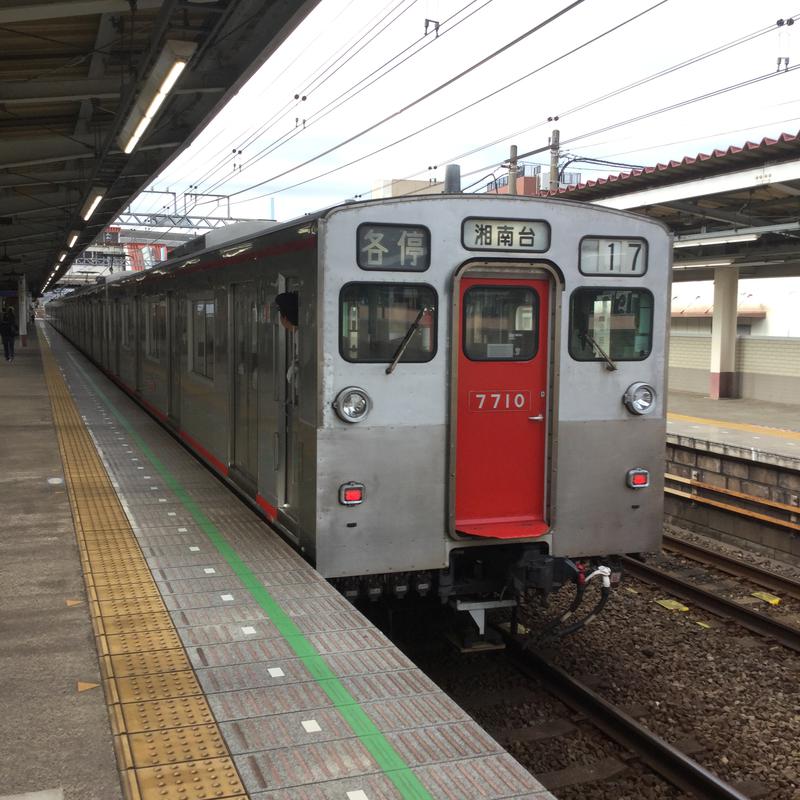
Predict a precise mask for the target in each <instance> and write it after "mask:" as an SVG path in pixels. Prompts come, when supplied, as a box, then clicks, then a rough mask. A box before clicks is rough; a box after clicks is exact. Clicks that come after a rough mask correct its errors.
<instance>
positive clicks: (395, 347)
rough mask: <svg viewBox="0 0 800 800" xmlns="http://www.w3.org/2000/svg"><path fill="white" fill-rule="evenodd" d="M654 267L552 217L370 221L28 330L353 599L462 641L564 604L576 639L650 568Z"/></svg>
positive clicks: (210, 248)
mask: <svg viewBox="0 0 800 800" xmlns="http://www.w3.org/2000/svg"><path fill="white" fill-rule="evenodd" d="M234 228H235V226H234ZM226 237H227V238H226ZM671 255H672V245H671V239H670V236H669V233H668V231H667V229H666V228H665V227H664V226H663V225H662V224H660V223H659V222H657V221H654V220H652V219H648V218H645V217H641V216H638V215H635V214H632V213H628V212H621V211H616V210H611V209H607V208H603V207H599V206H594V205H589V204H583V203H576V202H572V201H567V200H563V199H560V198H533V197H521V196H510V195H490V194H460V193H450V194H439V195H422V196H411V197H397V198H386V199H378V200H367V201H361V202H349V203H345V204H343V205H340V206H337V207H334V208H330V209H327V210H324V211H320V212H318V213H314V214H310V215H307V216H304V217H302V218H299V219H295V220H292V221H290V222H286V223H281V224H272V225H267V224H263V225H260V226H258V227H257V228H253V227H252V226H251V227H250V228H249V229H248V230H247V231H246V232H243V231H242V230H241V229H239V230H238V231H237V230H235V229H234V230H231V231H225V230H222V231H212V232H211V233H210V234H207V235H206V236H205V237H199V239H197V240H194V241H193V242H191V243H189V244H188V245H185V246H183V247H182V248H180V249H179V250H176V251H174V252H173V253H172V254H171V255H170V257H169V259H168V260H167V261H165V262H162V263H159V264H157V265H156V266H153V267H152V268H150V269H147V270H145V271H140V272H133V273H130V272H129V273H121V274H117V275H114V276H109V278H108V279H106V280H105V281H104V282H98V283H97V284H94V285H92V286H89V287H85V288H82V289H79V290H76V291H75V292H73V293H72V294H70V295H68V296H65V297H63V298H61V299H58V300H54V301H51V302H49V303H48V304H47V315H48V320H49V322H50V324H52V325H53V326H54V327H55V328H56V329H57V330H58V331H59V332H60V333H62V334H63V335H64V336H65V337H67V338H68V339H69V340H70V341H71V342H72V343H74V344H75V345H76V346H77V347H78V348H79V349H80V350H81V351H83V352H84V353H85V354H86V355H87V356H88V357H89V358H90V359H92V360H93V361H94V362H95V363H96V364H97V365H98V366H99V367H100V368H101V369H102V370H104V372H105V373H106V374H107V375H108V376H109V377H110V378H112V379H113V380H114V381H115V382H116V383H117V384H118V385H119V386H121V387H122V388H123V389H124V390H125V391H127V392H128V394H130V395H131V396H132V397H133V398H135V399H136V400H137V401H138V402H139V403H140V404H142V405H143V406H144V407H145V408H146V409H147V410H148V411H149V412H150V413H151V414H152V415H153V416H155V417H156V418H157V419H158V420H160V421H161V422H162V423H163V424H164V425H165V426H166V427H167V428H169V429H170V430H171V431H172V432H173V433H174V435H175V436H177V437H179V438H180V439H181V440H182V441H183V442H184V443H185V444H186V446H187V447H188V448H190V449H191V450H192V451H193V452H194V453H195V454H196V455H197V456H198V457H199V458H200V459H201V460H202V461H204V462H205V463H206V464H207V465H208V466H209V467H210V468H211V469H213V470H214V471H215V472H216V473H218V475H219V476H220V478H221V479H222V480H224V481H226V482H228V483H229V484H230V485H231V486H233V487H235V488H236V490H237V491H238V492H239V493H240V494H241V495H242V496H244V497H245V498H246V499H247V500H248V501H249V502H250V503H251V504H252V505H253V507H254V508H256V509H258V511H259V512H260V513H261V514H263V515H264V516H265V517H266V518H267V519H268V520H269V522H270V523H271V524H272V525H273V526H274V527H275V528H276V529H277V530H278V531H279V532H280V533H281V534H282V535H283V536H284V538H285V539H286V540H288V541H289V542H290V543H292V544H293V545H294V546H295V547H296V549H297V550H298V551H300V552H301V553H302V554H303V555H304V556H305V557H306V559H307V560H308V561H309V562H310V563H311V564H312V565H313V566H314V567H315V568H316V569H317V570H318V571H319V572H320V573H321V574H322V575H323V576H324V577H326V578H327V579H328V580H329V581H331V582H332V583H334V584H335V585H336V586H337V587H339V589H340V590H341V591H342V592H343V593H344V594H346V595H347V596H348V597H350V598H351V599H353V600H357V599H359V598H370V599H373V600H377V599H380V598H389V597H391V598H395V599H398V600H399V599H403V598H408V597H417V598H420V597H428V598H433V599H435V600H436V601H438V602H441V603H443V604H449V605H451V606H453V607H454V608H455V609H457V610H458V611H460V612H465V613H467V614H468V615H469V618H471V619H472V620H474V624H475V626H476V627H477V628H478V630H479V633H483V631H484V627H485V620H486V612H487V611H489V610H491V609H494V608H498V607H505V606H509V607H512V608H515V607H516V606H517V605H518V602H519V599H520V598H521V597H523V596H526V595H528V596H530V595H529V593H533V594H534V595H535V594H538V595H540V596H541V597H543V598H547V597H549V596H550V595H551V593H553V592H558V591H560V590H562V589H564V588H565V587H573V588H574V589H575V598H576V599H575V601H574V602H573V603H572V604H571V605H570V609H569V611H568V612H567V614H566V615H565V617H564V619H562V620H561V621H562V622H564V621H565V620H567V618H568V617H571V619H570V620H569V624H570V625H572V626H573V627H575V626H576V623H577V622H578V621H579V620H580V619H581V617H580V615H579V613H578V612H577V610H576V609H577V606H578V602H577V600H578V599H583V594H584V592H585V591H586V590H587V588H588V587H589V584H590V583H591V581H593V580H594V581H596V583H595V584H593V585H596V586H598V587H599V592H595V591H594V590H593V594H592V597H593V598H594V597H595V596H597V597H599V598H601V599H600V600H598V601H597V603H596V604H595V605H594V606H592V609H591V612H590V613H589V614H585V615H584V617H583V619H588V618H591V617H593V616H594V614H595V613H596V612H597V610H599V608H600V607H601V606H602V604H603V603H604V602H605V601H606V600H607V597H608V595H609V592H610V591H611V590H612V588H613V585H614V584H615V583H616V580H617V578H618V575H619V563H620V562H619V556H620V554H625V553H638V552H650V551H655V550H658V549H659V548H660V542H661V531H662V517H663V472H664V470H663V457H664V441H665V429H666V413H665V395H666V364H667V342H668V335H667V334H668V314H669V298H670V275H671ZM283 293H290V294H291V293H296V298H297V303H298V319H297V325H296V326H291V325H290V326H283V325H281V322H280V315H279V313H278V308H277V306H276V303H275V298H276V296H278V295H279V294H283ZM592 602H594V600H593V601H592ZM581 613H582V612H581Z"/></svg>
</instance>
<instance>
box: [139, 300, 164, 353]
mask: <svg viewBox="0 0 800 800" xmlns="http://www.w3.org/2000/svg"><path fill="white" fill-rule="evenodd" d="M144 324H145V353H146V355H147V357H148V358H150V359H153V360H154V361H160V360H161V354H162V352H163V350H164V344H165V342H166V339H167V303H166V301H165V300H164V299H163V298H152V299H150V300H148V301H147V309H146V316H145V323H144Z"/></svg>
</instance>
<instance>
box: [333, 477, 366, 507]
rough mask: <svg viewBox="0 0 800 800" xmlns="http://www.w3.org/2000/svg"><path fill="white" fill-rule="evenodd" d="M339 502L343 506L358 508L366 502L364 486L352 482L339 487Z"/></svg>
mask: <svg viewBox="0 0 800 800" xmlns="http://www.w3.org/2000/svg"><path fill="white" fill-rule="evenodd" d="M339 502H340V503H341V504H342V505H343V506H357V505H359V504H360V503H363V502H364V484H363V483H356V482H355V481H350V482H349V483H343V484H342V485H341V486H340V487H339Z"/></svg>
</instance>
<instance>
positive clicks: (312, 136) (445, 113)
mask: <svg viewBox="0 0 800 800" xmlns="http://www.w3.org/2000/svg"><path fill="white" fill-rule="evenodd" d="M795 4H796V6H797V7H793V6H792V4H791V2H789V0H761V2H756V3H735V4H734V3H732V2H730V0H613V2H612V0H583V2H581V1H580V0H578V2H570V0H559V2H551V1H550V0H535V1H534V0H473V1H472V2H470V0H389V2H384V1H383V0H322V2H321V3H320V4H319V5H318V6H317V8H316V10H315V11H314V12H312V14H311V15H309V17H308V18H307V19H306V20H305V21H304V22H303V23H302V24H301V25H300V26H299V27H298V28H297V30H296V31H295V32H294V34H292V36H290V37H289V39H288V40H287V41H286V42H285V44H284V45H283V46H282V47H281V48H280V49H279V50H278V51H277V53H276V54H275V55H274V56H273V57H272V58H271V59H270V60H269V61H268V62H267V63H266V64H265V65H264V67H263V68H262V69H261V70H260V71H259V72H258V73H257V74H256V76H254V78H253V79H252V80H251V81H250V82H249V83H248V84H247V86H246V87H244V89H243V90H242V91H241V92H240V93H239V95H238V96H237V97H236V98H234V99H233V100H232V101H231V103H229V105H228V106H227V107H226V109H225V110H224V111H223V112H222V114H220V116H219V117H218V118H217V119H216V120H215V121H214V122H213V123H212V124H211V125H210V126H209V128H208V129H207V130H206V131H204V132H203V133H202V134H201V135H200V136H199V137H198V139H197V140H196V141H195V143H194V144H193V145H192V146H191V147H190V148H189V149H188V150H187V151H186V152H185V153H184V154H183V155H182V156H181V157H180V158H179V159H177V160H176V161H175V162H174V163H173V164H172V165H171V166H170V167H169V168H168V169H167V170H166V171H165V173H164V174H162V175H161V176H159V178H158V179H157V180H156V182H155V183H154V184H153V186H152V187H151V188H156V189H161V190H166V189H169V190H171V191H177V192H187V191H190V192H195V191H199V192H205V193H209V194H225V195H231V203H232V209H231V210H232V214H233V215H234V216H241V217H261V218H269V217H270V216H271V213H272V209H273V208H274V213H275V217H276V218H277V219H279V220H286V219H290V218H292V217H295V216H299V215H301V214H303V213H306V212H309V211H313V210H315V209H318V208H322V207H325V206H328V205H332V204H335V203H338V202H341V201H343V200H344V199H346V198H350V197H358V196H368V194H369V192H370V190H371V189H372V188H373V186H374V185H375V184H376V183H378V182H379V181H382V180H386V179H391V178H415V179H422V180H427V179H428V178H430V177H435V176H439V177H440V178H442V177H443V176H444V168H445V165H447V164H448V163H459V164H460V165H461V169H462V175H463V176H464V177H463V185H464V186H465V187H467V186H468V185H469V184H472V183H474V182H478V184H477V185H476V186H475V187H473V189H472V191H474V190H475V189H479V188H480V187H481V186H482V185H483V184H485V182H486V180H489V179H490V177H491V174H492V173H494V174H495V175H498V174H500V173H501V172H502V169H501V168H500V167H499V165H500V164H501V163H502V161H503V160H504V159H506V158H507V157H508V151H509V146H510V145H511V144H516V145H517V147H518V149H519V152H520V153H524V152H526V151H530V150H535V149H537V148H540V147H544V146H546V145H547V143H548V137H549V136H550V133H551V130H552V129H553V128H556V127H557V128H558V129H559V130H560V135H561V141H562V153H563V154H564V155H563V158H564V159H567V158H575V157H588V158H595V159H604V160H608V161H614V162H620V163H623V164H631V165H650V164H655V163H658V162H665V161H668V160H670V159H680V158H682V157H683V156H686V155H692V156H693V155H695V154H697V153H698V152H709V151H711V150H713V149H714V148H717V147H719V148H724V147H727V146H729V145H740V144H742V143H743V142H745V141H747V140H760V139H762V138H763V137H765V136H770V137H774V136H777V135H778V134H779V133H781V132H784V131H786V132H790V133H797V131H798V129H800V91H798V90H800V69H795V68H800V19H799V20H798V24H797V25H795V26H793V27H788V26H783V27H780V28H779V27H777V26H776V21H777V20H778V19H788V18H791V17H797V16H798V15H800V0H795ZM565 9H567V10H565ZM562 12H563V13H562ZM559 14H560V16H557V17H556V18H555V19H553V20H552V21H549V22H548V20H549V19H550V18H551V17H554V16H555V15H559ZM426 19H427V20H436V21H438V23H439V26H438V27H439V29H438V36H437V35H436V32H435V31H434V26H433V24H431V23H428V33H427V35H426V33H425V21H426ZM537 26H541V27H540V28H539V29H538V30H534V29H535V28H536V27H537ZM529 31H533V32H532V33H530V34H529V35H526V34H528V33H529ZM518 38H519V39H520V41H518V42H517V43H515V44H512V42H514V40H515V39H518ZM507 45H510V46H508V47H507V49H505V50H504V51H503V52H501V53H499V54H498V55H494V54H495V53H496V52H497V51H499V50H501V48H504V47H506V46H507ZM718 50H719V51H720V52H715V51H718ZM571 51H572V52H571ZM779 58H781V59H784V58H788V59H789V64H788V66H789V70H788V71H784V67H785V64H784V63H783V62H782V64H781V71H780V72H776V68H777V60H778V59H779ZM695 59H697V60H695ZM484 60H485V63H480V62H483V61H484ZM687 62H693V63H687ZM462 73H466V74H464V75H463V77H458V76H459V75H461V74H462ZM659 73H665V74H663V75H662V76H661V77H653V76H656V75H658V74H659ZM651 78H652V79H651ZM641 81H644V82H643V83H641V85H638V86H637V85H636V84H637V83H639V82H641ZM440 87H441V88H440ZM731 87H738V88H731ZM725 90H728V91H725ZM295 95H299V96H300V98H302V97H305V98H306V99H305V100H303V99H295ZM700 97H705V99H703V100H699V101H697V102H690V101H692V100H694V99H695V98H700ZM669 108H672V110H664V109H669ZM659 112H660V113H659ZM556 116H557V117H558V121H557V122H556V121H548V118H553V117H556ZM640 117H641V119H638V121H635V120H637V118H640ZM384 120H385V121H384ZM304 121H305V123H304ZM234 151H236V152H234ZM528 160H529V161H532V162H539V163H544V162H545V161H547V160H548V156H547V154H546V153H545V154H542V155H539V156H531V157H530V159H528ZM432 167H436V169H431V168H432ZM568 169H570V170H574V171H577V172H580V173H581V176H582V179H583V180H587V179H591V178H597V177H602V176H605V175H607V174H609V173H617V172H620V171H624V168H614V167H605V166H599V165H593V164H586V163H580V162H575V163H574V164H573V165H572V166H570V167H569V168H568ZM194 187H199V188H194ZM167 200H168V198H167V197H166V196H163V197H158V196H157V195H153V194H144V195H142V196H141V197H140V199H139V200H137V201H136V202H135V203H134V205H133V208H134V209H135V210H137V211H156V210H159V208H160V206H161V205H163V204H164V203H165V202H166V201H167ZM214 208H215V204H214V202H213V201H212V202H208V201H207V202H206V204H204V205H201V206H198V208H197V212H202V213H213V212H214Z"/></svg>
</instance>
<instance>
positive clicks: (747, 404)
mask: <svg viewBox="0 0 800 800" xmlns="http://www.w3.org/2000/svg"><path fill="white" fill-rule="evenodd" d="M791 399H793V398H787V400H791ZM668 408H669V413H668V416H667V443H668V444H677V445H681V446H683V447H691V448H692V449H696V450H705V451H707V452H709V453H716V454H718V455H727V456H731V457H733V458H741V459H745V460H747V461H755V462H758V463H762V464H769V465H772V466H775V467H781V468H786V469H792V470H800V403H798V402H795V403H794V404H791V403H765V402H763V401H759V400H744V399H733V398H724V399H721V400H712V399H711V398H709V397H704V396H702V395H696V394H689V393H686V392H670V394H669V398H668Z"/></svg>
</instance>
